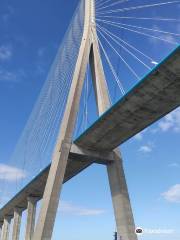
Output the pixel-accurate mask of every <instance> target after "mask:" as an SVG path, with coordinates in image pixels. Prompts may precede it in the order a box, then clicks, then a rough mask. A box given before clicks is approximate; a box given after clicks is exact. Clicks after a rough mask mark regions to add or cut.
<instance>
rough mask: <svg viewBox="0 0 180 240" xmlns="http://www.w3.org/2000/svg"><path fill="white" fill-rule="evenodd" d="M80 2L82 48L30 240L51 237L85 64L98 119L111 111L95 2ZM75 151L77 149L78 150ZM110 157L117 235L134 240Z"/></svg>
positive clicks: (120, 175)
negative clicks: (82, 19)
mask: <svg viewBox="0 0 180 240" xmlns="http://www.w3.org/2000/svg"><path fill="white" fill-rule="evenodd" d="M83 1H85V20H84V30H83V36H82V40H81V46H80V49H79V55H78V58H77V62H76V67H75V71H74V76H73V80H72V84H71V87H70V92H69V96H68V101H67V105H66V109H65V113H64V116H63V120H62V123H61V127H60V131H59V136H58V141H57V144H56V146H55V150H54V154H53V158H52V164H51V168H50V171H49V175H48V179H47V183H46V187H45V191H44V195H43V199H42V206H41V210H40V214H39V217H38V221H37V224H36V227H35V231H34V235H33V240H50V239H51V237H52V232H53V226H54V222H55V217H56V212H57V208H58V203H59V199H60V193H61V189H62V185H63V180H64V176H65V172H66V168H67V162H68V156H69V153H70V149H71V147H72V136H73V130H74V127H75V123H76V117H77V113H78V108H79V103H80V97H81V92H82V87H83V83H84V79H85V73H86V68H87V64H88V62H89V63H90V66H91V72H92V79H93V85H94V90H95V95H96V102H97V107H98V112H99V115H101V114H102V113H104V112H105V111H106V110H107V109H108V108H109V107H110V99H109V97H108V90H107V86H106V81H105V75H104V71H103V66H102V61H101V55H100V50H99V45H98V37H97V33H96V22H95V2H94V0H83ZM76 147H77V148H78V149H80V148H79V147H78V146H76ZM80 150H81V152H83V151H84V149H80ZM92 150H93V149H92ZM88 151H89V152H90V151H91V150H89V149H88ZM99 154H101V153H99ZM112 155H113V161H112V162H111V163H110V164H109V163H107V173H108V178H109V185H110V190H111V195H112V202H113V207H114V214H115V219H116V224H117V232H118V235H119V236H121V239H122V240H137V236H136V234H135V224H134V219H133V214H132V209H131V204H130V199H129V194H128V189H127V184H126V180H125V175H124V170H123V164H122V158H121V154H120V151H119V149H115V150H113V152H112Z"/></svg>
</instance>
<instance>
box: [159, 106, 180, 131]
mask: <svg viewBox="0 0 180 240" xmlns="http://www.w3.org/2000/svg"><path fill="white" fill-rule="evenodd" d="M158 126H159V128H160V130H161V131H163V132H167V131H168V130H172V131H174V132H180V108H177V109H176V110H174V111H173V112H171V113H169V114H168V115H167V116H166V117H164V119H163V120H161V121H160V122H159V124H158Z"/></svg>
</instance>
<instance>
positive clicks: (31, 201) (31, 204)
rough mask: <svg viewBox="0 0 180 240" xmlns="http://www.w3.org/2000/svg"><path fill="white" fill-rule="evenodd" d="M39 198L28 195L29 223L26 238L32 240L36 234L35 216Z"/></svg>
mask: <svg viewBox="0 0 180 240" xmlns="http://www.w3.org/2000/svg"><path fill="white" fill-rule="evenodd" d="M38 200H39V198H37V197H28V198H27V202H28V204H27V223H26V233H25V240H32V237H33V234H34V226H35V218H36V206H37V201H38Z"/></svg>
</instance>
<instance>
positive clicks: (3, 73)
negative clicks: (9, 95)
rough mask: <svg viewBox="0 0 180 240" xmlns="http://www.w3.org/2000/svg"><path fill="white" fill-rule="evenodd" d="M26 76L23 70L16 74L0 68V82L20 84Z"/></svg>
mask: <svg viewBox="0 0 180 240" xmlns="http://www.w3.org/2000/svg"><path fill="white" fill-rule="evenodd" d="M25 76H26V74H25V72H24V71H23V70H18V71H16V72H12V71H8V70H4V69H2V68H0V82H11V83H16V82H20V81H21V80H22V79H24V78H25Z"/></svg>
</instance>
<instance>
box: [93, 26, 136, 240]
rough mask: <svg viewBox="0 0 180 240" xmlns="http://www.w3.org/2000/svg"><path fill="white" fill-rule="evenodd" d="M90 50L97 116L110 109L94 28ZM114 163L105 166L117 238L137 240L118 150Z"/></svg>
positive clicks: (115, 152)
mask: <svg viewBox="0 0 180 240" xmlns="http://www.w3.org/2000/svg"><path fill="white" fill-rule="evenodd" d="M92 41H93V45H92V49H91V55H90V63H91V70H92V76H93V83H94V87H95V93H96V102H97V106H98V111H99V115H101V114H103V113H104V112H105V111H106V110H107V109H108V108H109V107H110V99H109V96H108V89H107V84H106V81H105V75H104V71H103V66H102V61H101V56H100V52H99V45H98V40H97V33H96V28H95V25H94V28H93V29H92ZM113 153H114V162H113V163H111V164H108V165H107V173H108V178H109V185H110V190H111V196H112V202H113V207H114V213H115V219H116V225H117V232H118V236H119V237H121V240H137V235H136V234H135V224H134V218H133V213H132V209H131V203H130V199H129V194H128V188H127V184H126V179H125V174H124V169H123V163H122V158H121V153H120V151H119V149H116V150H114V151H113Z"/></svg>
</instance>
